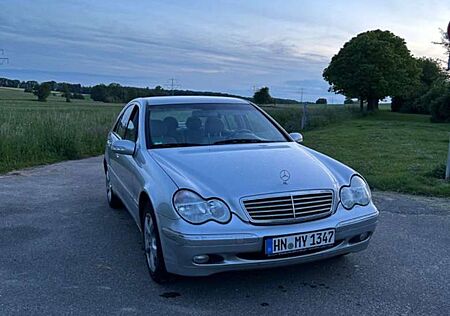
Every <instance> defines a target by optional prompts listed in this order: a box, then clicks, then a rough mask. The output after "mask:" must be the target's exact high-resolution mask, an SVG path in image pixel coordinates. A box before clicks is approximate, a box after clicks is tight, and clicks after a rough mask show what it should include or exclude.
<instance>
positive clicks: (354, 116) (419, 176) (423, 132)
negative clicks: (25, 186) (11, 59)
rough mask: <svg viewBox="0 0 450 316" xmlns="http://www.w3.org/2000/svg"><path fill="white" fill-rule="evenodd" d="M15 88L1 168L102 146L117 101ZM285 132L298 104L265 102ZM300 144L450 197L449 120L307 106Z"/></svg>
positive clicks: (9, 93)
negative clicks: (449, 177)
mask: <svg viewBox="0 0 450 316" xmlns="http://www.w3.org/2000/svg"><path fill="white" fill-rule="evenodd" d="M35 99H36V98H35V96H34V95H32V94H29V93H24V92H22V91H21V90H14V89H5V88H0V173H5V172H8V171H11V170H15V169H20V168H24V167H29V166H34V165H40V164H47V163H52V162H56V161H61V160H67V159H78V158H83V157H88V156H93V155H99V154H102V153H103V149H104V143H105V137H106V134H107V131H108V130H109V128H110V127H111V125H112V123H113V121H114V119H115V117H116V115H117V113H118V112H119V111H120V109H121V107H122V105H120V104H105V103H99V102H93V101H91V100H72V102H71V103H66V102H65V100H64V99H63V98H61V97H59V96H50V97H49V99H48V101H47V102H45V103H41V102H37V101H35ZM265 110H266V111H268V112H269V113H270V114H271V115H272V116H273V117H274V118H275V119H276V120H277V121H278V122H280V123H281V124H282V125H283V126H284V127H285V128H286V129H287V130H288V131H290V132H291V131H299V129H300V122H301V116H302V112H301V110H300V109H299V108H298V107H297V106H291V107H289V106H284V107H283V108H273V107H266V108H265ZM308 117H309V119H308V126H307V130H306V131H305V132H304V135H305V144H306V145H307V146H309V147H311V148H313V149H316V150H318V151H321V152H323V153H325V154H328V155H330V156H332V157H334V158H336V159H338V160H340V161H342V162H344V163H346V164H348V165H350V166H351V167H353V168H355V169H356V170H357V171H359V172H361V173H362V174H363V175H364V176H365V177H366V178H367V179H368V181H369V183H370V184H371V186H373V187H375V188H376V189H380V190H391V191H398V192H405V193H413V194H425V195H434V196H445V197H450V184H449V183H448V182H445V181H444V180H443V179H440V177H442V175H443V172H444V170H445V161H446V159H447V150H448V141H449V132H450V124H432V123H430V120H429V117H428V116H425V115H411V114H400V113H391V112H389V111H387V108H386V109H384V108H383V110H380V111H379V112H378V113H376V114H372V115H367V116H362V115H360V114H359V113H358V112H357V106H355V107H352V106H346V107H343V106H333V105H329V106H315V105H312V106H309V108H308Z"/></svg>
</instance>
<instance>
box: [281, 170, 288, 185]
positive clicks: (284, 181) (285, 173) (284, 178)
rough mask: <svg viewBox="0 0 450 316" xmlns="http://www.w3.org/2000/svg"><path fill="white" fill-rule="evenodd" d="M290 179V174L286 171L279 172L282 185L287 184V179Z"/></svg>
mask: <svg viewBox="0 0 450 316" xmlns="http://www.w3.org/2000/svg"><path fill="white" fill-rule="evenodd" d="M290 178H291V174H290V173H289V171H287V170H281V171H280V179H281V181H283V184H288V181H289V179H290Z"/></svg>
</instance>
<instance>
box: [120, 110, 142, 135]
mask: <svg viewBox="0 0 450 316" xmlns="http://www.w3.org/2000/svg"><path fill="white" fill-rule="evenodd" d="M138 125H139V107H137V106H135V107H134V110H133V112H132V113H131V116H130V119H129V121H128V124H127V128H126V131H125V137H124V139H127V140H131V141H132V142H136V140H137V133H138Z"/></svg>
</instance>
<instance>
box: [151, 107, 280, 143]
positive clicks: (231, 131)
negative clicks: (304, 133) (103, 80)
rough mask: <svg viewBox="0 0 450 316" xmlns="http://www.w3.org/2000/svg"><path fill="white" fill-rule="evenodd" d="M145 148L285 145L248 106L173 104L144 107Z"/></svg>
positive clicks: (259, 114)
mask: <svg viewBox="0 0 450 316" xmlns="http://www.w3.org/2000/svg"><path fill="white" fill-rule="evenodd" d="M147 111H148V112H147V113H148V115H147V124H146V125H147V144H148V147H149V148H168V147H187V146H205V145H224V144H244V143H269V142H285V141H287V139H286V137H285V136H284V135H283V133H282V132H281V131H280V130H279V129H278V128H277V127H276V126H275V125H273V124H272V122H270V121H269V120H268V119H267V118H266V117H265V116H264V114H262V113H261V112H260V111H259V110H258V109H256V108H255V107H254V106H252V105H250V104H234V103H230V104H174V105H155V106H148V107H147Z"/></svg>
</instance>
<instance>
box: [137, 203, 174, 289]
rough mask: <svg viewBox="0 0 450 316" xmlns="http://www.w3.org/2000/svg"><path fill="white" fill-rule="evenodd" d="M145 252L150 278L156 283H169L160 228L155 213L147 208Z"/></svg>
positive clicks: (144, 233)
mask: <svg viewBox="0 0 450 316" xmlns="http://www.w3.org/2000/svg"><path fill="white" fill-rule="evenodd" d="M143 238H144V251H145V259H146V262H147V267H148V271H149V272H150V276H151V278H152V279H153V281H155V282H156V283H163V282H165V281H167V279H168V276H169V274H168V273H167V271H166V266H165V264H164V257H163V253H162V248H161V240H160V238H159V233H158V228H157V226H156V221H155V217H154V214H153V212H152V211H151V210H150V208H149V207H148V206H147V209H146V212H145V218H144V227H143Z"/></svg>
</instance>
